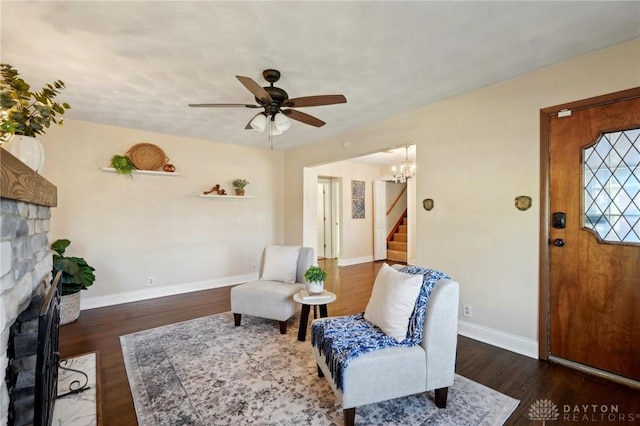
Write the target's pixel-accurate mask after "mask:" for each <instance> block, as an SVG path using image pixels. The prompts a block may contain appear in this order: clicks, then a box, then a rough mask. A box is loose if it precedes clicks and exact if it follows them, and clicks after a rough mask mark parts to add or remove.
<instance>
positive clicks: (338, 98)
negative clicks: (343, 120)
mask: <svg viewBox="0 0 640 426" xmlns="http://www.w3.org/2000/svg"><path fill="white" fill-rule="evenodd" d="M346 102H347V98H345V97H344V95H318V96H305V97H303V98H293V99H289V100H286V101H284V102H283V103H282V106H285V107H298V108H299V107H310V106H322V105H334V104H344V103H346Z"/></svg>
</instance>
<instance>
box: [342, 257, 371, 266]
mask: <svg viewBox="0 0 640 426" xmlns="http://www.w3.org/2000/svg"><path fill="white" fill-rule="evenodd" d="M367 262H373V255H370V256H362V257H354V258H351V259H338V266H349V265H357V264H359V263H367Z"/></svg>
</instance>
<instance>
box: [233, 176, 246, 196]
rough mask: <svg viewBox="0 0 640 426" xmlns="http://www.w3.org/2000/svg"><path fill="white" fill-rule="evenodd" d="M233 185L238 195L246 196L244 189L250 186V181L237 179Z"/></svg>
mask: <svg viewBox="0 0 640 426" xmlns="http://www.w3.org/2000/svg"><path fill="white" fill-rule="evenodd" d="M231 184H232V185H233V188H234V189H235V191H236V195H244V187H245V186H247V185H249V181H248V180H246V179H235V180H234V181H233V182H232V183H231Z"/></svg>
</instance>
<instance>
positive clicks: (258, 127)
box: [249, 114, 267, 133]
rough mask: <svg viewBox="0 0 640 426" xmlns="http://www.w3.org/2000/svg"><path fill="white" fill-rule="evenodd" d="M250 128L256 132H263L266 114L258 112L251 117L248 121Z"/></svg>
mask: <svg viewBox="0 0 640 426" xmlns="http://www.w3.org/2000/svg"><path fill="white" fill-rule="evenodd" d="M249 125H250V126H251V128H252V129H253V130H255V131H256V132H260V133H262V132H264V129H266V128H267V116H266V115H264V114H258V115H256V116H255V117H253V120H251V122H250V123H249Z"/></svg>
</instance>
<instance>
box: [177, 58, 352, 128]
mask: <svg viewBox="0 0 640 426" xmlns="http://www.w3.org/2000/svg"><path fill="white" fill-rule="evenodd" d="M262 76H263V77H264V79H265V80H267V81H268V82H269V83H270V86H267V87H261V86H260V85H259V84H258V83H256V82H255V81H254V80H253V79H251V78H249V77H243V76H241V75H237V76H236V78H237V79H238V80H239V81H240V83H242V85H243V86H244V87H246V88H247V89H248V90H249V91H250V92H251V93H252V94H253V96H255V99H256V102H257V103H258V105H253V104H189V106H190V107H196V108H200V107H202V108H225V107H244V108H264V111H263V112H260V113H258V114H256V115H255V116H253V117H252V118H251V120H249V122H248V123H247V125H246V126H245V129H254V130H257V131H259V132H262V131H264V129H265V128H266V127H267V124H269V135H279V134H281V133H282V132H284V131H285V130H287V129H288V128H289V126H290V125H291V122H290V121H289V120H288V118H291V119H294V120H296V121H300V122H301V123H304V124H308V125H310V126H315V127H322V126H324V125H325V124H326V123H325V122H324V121H322V120H320V119H318V118H316V117H313V116H311V115H309V114H305V113H304V112H300V111H297V110H295V109H289V108H302V107H311V106H322V105H334V104H343V103H346V102H347V98H345V97H344V95H318V96H305V97H302V98H293V99H289V95H288V94H287V92H285V91H284V90H283V89H281V88H279V87H275V86H274V85H273V83H275V82H276V81H278V80H279V79H280V71H278V70H273V69H268V70H264V71H262ZM283 108H287V109H283Z"/></svg>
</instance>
